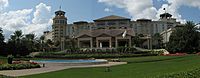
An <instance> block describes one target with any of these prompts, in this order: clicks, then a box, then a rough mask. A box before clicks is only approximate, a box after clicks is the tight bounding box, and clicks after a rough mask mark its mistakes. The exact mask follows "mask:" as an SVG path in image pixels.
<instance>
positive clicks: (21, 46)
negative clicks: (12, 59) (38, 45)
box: [7, 30, 29, 56]
mask: <svg viewBox="0 0 200 78" xmlns="http://www.w3.org/2000/svg"><path fill="white" fill-rule="evenodd" d="M22 39H23V34H22V31H21V30H17V31H15V32H14V33H13V35H11V36H10V39H9V40H8V43H7V51H8V52H9V54H13V55H14V56H16V55H27V54H29V51H28V47H27V46H26V45H25V43H24V42H22Z"/></svg>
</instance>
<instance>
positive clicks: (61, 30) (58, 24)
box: [52, 8, 67, 50]
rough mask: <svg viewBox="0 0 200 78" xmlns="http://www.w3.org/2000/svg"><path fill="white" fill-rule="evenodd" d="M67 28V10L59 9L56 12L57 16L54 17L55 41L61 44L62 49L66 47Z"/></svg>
mask: <svg viewBox="0 0 200 78" xmlns="http://www.w3.org/2000/svg"><path fill="white" fill-rule="evenodd" d="M66 28H67V17H65V12H64V11H62V10H61V8H60V10H58V11H56V12H55V17H54V18H53V25H52V30H53V42H55V43H58V44H60V48H61V50H63V49H64V42H65V38H66Z"/></svg>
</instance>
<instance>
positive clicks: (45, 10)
mask: <svg viewBox="0 0 200 78" xmlns="http://www.w3.org/2000/svg"><path fill="white" fill-rule="evenodd" d="M32 14H33V19H31V16H32ZM0 21H1V23H0V27H2V28H3V30H4V33H5V37H6V38H9V36H10V35H11V34H12V33H13V32H14V31H16V30H22V31H23V32H24V34H28V33H34V34H36V35H37V36H40V35H42V34H43V31H45V30H47V27H51V23H52V21H51V6H47V5H46V4H44V3H40V4H38V5H37V6H36V7H35V10H33V8H31V9H22V10H16V11H8V12H3V13H0Z"/></svg>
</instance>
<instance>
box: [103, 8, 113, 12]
mask: <svg viewBox="0 0 200 78" xmlns="http://www.w3.org/2000/svg"><path fill="white" fill-rule="evenodd" d="M104 11H105V12H112V9H110V8H105V9H104Z"/></svg>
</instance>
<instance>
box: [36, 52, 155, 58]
mask: <svg viewBox="0 0 200 78" xmlns="http://www.w3.org/2000/svg"><path fill="white" fill-rule="evenodd" d="M141 56H157V54H151V53H145V54H64V55H60V54H58V53H41V54H39V55H36V56H35V57H38V58H69V59H85V58H123V57H141Z"/></svg>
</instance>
